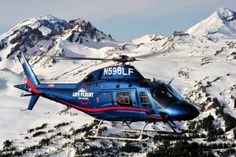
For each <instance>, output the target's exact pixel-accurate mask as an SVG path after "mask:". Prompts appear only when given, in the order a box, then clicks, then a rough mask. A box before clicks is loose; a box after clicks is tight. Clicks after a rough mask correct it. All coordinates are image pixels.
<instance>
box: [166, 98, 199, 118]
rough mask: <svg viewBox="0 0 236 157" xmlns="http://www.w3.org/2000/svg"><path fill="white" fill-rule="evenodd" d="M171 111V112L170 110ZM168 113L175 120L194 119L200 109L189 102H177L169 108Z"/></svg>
mask: <svg viewBox="0 0 236 157" xmlns="http://www.w3.org/2000/svg"><path fill="white" fill-rule="evenodd" d="M168 111H169V112H168ZM167 114H168V115H170V116H171V117H172V118H173V119H175V120H180V121H182V120H192V119H194V118H196V117H197V116H198V115H199V111H198V109H197V108H196V107H195V106H194V105H192V104H191V103H188V102H182V103H180V104H175V105H173V106H172V107H170V108H169V110H167Z"/></svg>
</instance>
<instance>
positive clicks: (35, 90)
mask: <svg viewBox="0 0 236 157" xmlns="http://www.w3.org/2000/svg"><path fill="white" fill-rule="evenodd" d="M26 84H27V85H28V86H29V87H30V89H31V90H32V92H33V93H35V94H39V91H38V89H37V88H36V87H35V86H34V85H33V84H32V83H31V82H30V80H29V79H28V78H26Z"/></svg>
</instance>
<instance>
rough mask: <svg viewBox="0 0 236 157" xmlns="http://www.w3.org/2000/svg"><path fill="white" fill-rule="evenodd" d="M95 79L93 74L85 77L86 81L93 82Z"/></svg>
mask: <svg viewBox="0 0 236 157" xmlns="http://www.w3.org/2000/svg"><path fill="white" fill-rule="evenodd" d="M92 81H93V75H87V76H86V77H85V78H84V82H92Z"/></svg>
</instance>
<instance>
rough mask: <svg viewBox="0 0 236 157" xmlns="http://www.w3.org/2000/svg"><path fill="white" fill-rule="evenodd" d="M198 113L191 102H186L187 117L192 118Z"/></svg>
mask: <svg viewBox="0 0 236 157" xmlns="http://www.w3.org/2000/svg"><path fill="white" fill-rule="evenodd" d="M198 115H199V111H198V109H197V108H196V107H195V106H194V105H192V104H188V117H189V119H190V120H191V119H194V118H196V117H197V116H198Z"/></svg>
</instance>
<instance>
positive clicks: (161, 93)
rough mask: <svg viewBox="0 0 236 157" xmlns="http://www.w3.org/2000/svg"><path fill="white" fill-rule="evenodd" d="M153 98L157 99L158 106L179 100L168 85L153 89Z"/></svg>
mask: <svg viewBox="0 0 236 157" xmlns="http://www.w3.org/2000/svg"><path fill="white" fill-rule="evenodd" d="M152 96H153V98H154V100H155V101H156V105H157V106H158V107H160V105H161V106H163V107H167V106H169V105H171V104H174V103H176V102H177V101H178V99H177V98H176V97H175V95H174V94H173V93H172V92H170V90H169V89H168V88H167V87H166V86H162V87H158V88H156V89H154V90H153V95H152Z"/></svg>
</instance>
